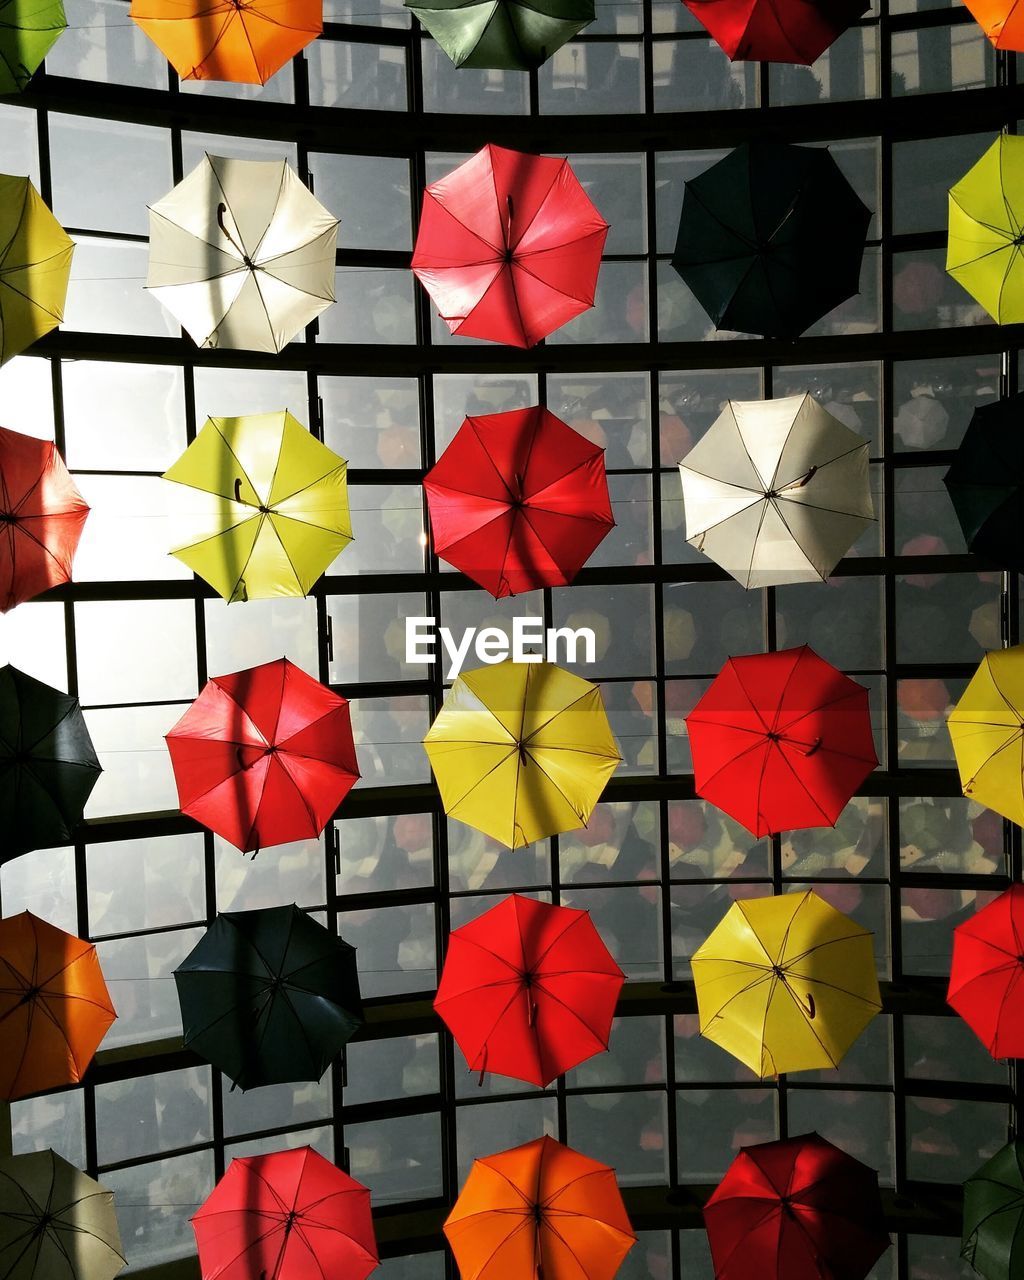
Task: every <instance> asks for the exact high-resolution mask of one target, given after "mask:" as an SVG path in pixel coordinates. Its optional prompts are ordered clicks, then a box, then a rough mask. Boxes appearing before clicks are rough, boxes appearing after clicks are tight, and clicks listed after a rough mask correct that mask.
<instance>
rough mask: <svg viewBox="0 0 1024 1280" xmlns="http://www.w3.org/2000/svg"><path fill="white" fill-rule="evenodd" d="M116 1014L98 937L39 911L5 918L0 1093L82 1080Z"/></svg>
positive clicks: (0, 926)
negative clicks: (89, 938) (77, 933)
mask: <svg viewBox="0 0 1024 1280" xmlns="http://www.w3.org/2000/svg"><path fill="white" fill-rule="evenodd" d="M116 1017H117V1014H116V1013H115V1012H114V1006H113V1004H112V1003H111V1000H110V993H109V992H108V991H107V984H106V983H105V982H104V980H103V973H102V971H101V969H100V962H99V957H98V956H97V954H96V948H95V947H94V946H93V945H92V943H91V942H84V941H83V940H82V939H81V938H76V937H74V936H73V935H72V934H70V933H65V932H64V930H63V929H58V928H57V927H56V926H55V925H52V924H47V922H46V921H45V920H40V919H39V917H38V916H34V915H33V914H32V913H31V911H22V912H20V913H19V914H18V915H16V916H8V917H7V919H5V920H0V1034H2V1037H3V1043H4V1053H3V1055H2V1057H0V1098H3V1100H4V1101H5V1102H12V1101H14V1099H15V1098H23V1097H25V1096H26V1095H27V1094H30V1093H41V1092H42V1091H43V1090H44V1089H57V1088H59V1087H60V1086H62V1085H69V1084H77V1083H78V1082H79V1081H80V1080H81V1078H82V1075H83V1073H84V1072H85V1069H86V1068H87V1067H88V1065H89V1063H90V1062H91V1061H92V1059H93V1055H94V1054H95V1052H96V1050H97V1049H98V1048H99V1046H100V1042H101V1041H102V1040H103V1037H104V1036H105V1035H106V1034H107V1031H108V1030H109V1029H110V1026H111V1024H112V1023H113V1021H114V1019H115V1018H116Z"/></svg>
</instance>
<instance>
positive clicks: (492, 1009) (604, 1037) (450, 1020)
mask: <svg viewBox="0 0 1024 1280" xmlns="http://www.w3.org/2000/svg"><path fill="white" fill-rule="evenodd" d="M623 980H624V979H623V975H622V970H621V969H620V968H619V966H618V965H617V964H616V963H615V961H614V960H613V959H612V958H611V956H610V955H609V953H608V948H607V947H606V946H605V945H604V943H603V942H602V941H601V935H600V934H599V933H598V932H597V930H596V929H595V928H594V925H593V923H592V922H591V919H590V915H589V913H588V912H586V911H576V910H573V909H572V908H570V907H553V906H552V905H551V904H550V903H548V902H537V901H535V900H534V899H533V898H521V897H520V896H519V895H518V894H512V896H511V897H509V898H505V899H504V900H503V901H502V902H499V903H498V905H497V906H496V907H492V908H491V909H490V911H485V912H484V914H483V915H482V916H478V917H477V918H476V919H475V920H472V921H471V922H470V923H469V924H467V925H463V927H462V928H461V929H456V930H455V931H454V932H453V933H452V934H451V936H450V937H449V939H448V954H447V956H446V958H445V962H444V971H443V973H442V974H441V981H440V983H439V984H438V988H437V996H436V997H435V999H434V1008H435V1009H436V1010H437V1012H438V1013H439V1014H440V1015H441V1017H442V1019H443V1020H444V1022H445V1024H446V1026H447V1027H448V1029H449V1030H450V1031H451V1033H452V1035H453V1036H454V1037H455V1039H456V1040H457V1041H458V1044H459V1048H460V1049H461V1050H462V1052H463V1054H464V1055H465V1058H466V1061H467V1062H468V1063H469V1067H470V1070H472V1071H479V1072H480V1077H481V1081H482V1080H483V1073H484V1072H485V1071H491V1072H493V1073H494V1074H495V1075H499V1076H511V1077H512V1079H514V1080H525V1081H527V1082H528V1083H530V1084H535V1085H539V1086H541V1087H542V1088H543V1087H544V1086H546V1085H548V1084H550V1083H551V1081H552V1080H554V1078H555V1077H556V1076H560V1075H562V1074H563V1073H564V1072H566V1071H568V1070H569V1069H570V1068H572V1067H575V1066H576V1065H577V1064H578V1063H580V1062H584V1061H585V1060H586V1059H587V1058H592V1057H593V1056H594V1054H595V1053H601V1052H603V1050H605V1049H607V1048H608V1033H609V1031H610V1030H611V1023H612V1015H613V1014H614V1012H615V1004H616V1001H617V1000H618V998H619V991H620V990H621V988H622V983H623Z"/></svg>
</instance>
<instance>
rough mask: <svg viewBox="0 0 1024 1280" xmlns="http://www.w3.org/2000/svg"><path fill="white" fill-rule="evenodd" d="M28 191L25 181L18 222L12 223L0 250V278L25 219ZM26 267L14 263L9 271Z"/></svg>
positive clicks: (27, 184) (24, 264) (22, 264)
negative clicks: (11, 227) (9, 232)
mask: <svg viewBox="0 0 1024 1280" xmlns="http://www.w3.org/2000/svg"><path fill="white" fill-rule="evenodd" d="M28 191H29V183H28V180H27V179H26V181H25V187H24V189H23V191H22V193H21V209H20V210H19V212H18V220H17V222H15V223H14V227H13V230H12V231H11V234H10V235H9V236H8V237H7V241H6V243H5V244H4V245H3V247H2V248H0V276H2V275H3V273H4V269H5V267H6V263H7V255H8V254H9V253H10V251H11V245H13V244H14V242H15V240H16V239H17V238H18V232H19V231H20V230H21V228H22V224H23V223H24V221H25V217H26V214H27V211H28ZM27 265H28V264H27V263H15V265H14V267H12V268H10V269H11V270H12V271H17V270H20V269H21V268H22V267H25V266H27Z"/></svg>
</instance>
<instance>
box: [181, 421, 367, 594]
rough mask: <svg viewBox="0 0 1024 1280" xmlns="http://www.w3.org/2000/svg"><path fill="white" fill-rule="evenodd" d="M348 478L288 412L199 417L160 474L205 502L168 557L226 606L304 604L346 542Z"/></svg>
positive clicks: (349, 527) (344, 469)
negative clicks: (277, 599)
mask: <svg viewBox="0 0 1024 1280" xmlns="http://www.w3.org/2000/svg"><path fill="white" fill-rule="evenodd" d="M347 471H348V463H347V462H346V461H345V459H344V458H339V457H338V455H337V454H336V453H333V452H332V451H331V450H330V449H328V448H327V446H326V445H322V444H321V443H320V441H319V440H317V439H316V438H315V437H314V436H312V435H311V434H310V433H309V432H308V431H307V430H306V428H305V427H303V426H301V425H300V424H299V423H298V422H296V420H295V419H294V418H293V417H292V415H291V414H290V413H289V412H288V411H287V410H284V411H283V412H281V413H257V414H249V415H247V416H246V417H243V418H208V419H207V420H206V425H205V426H204V427H203V429H202V430H201V431H200V432H199V434H198V435H197V436H196V438H195V440H193V442H192V443H191V444H190V445H189V447H188V448H187V449H186V450H185V452H184V453H183V454H182V455H181V457H180V458H179V459H178V461H177V462H175V463H174V465H173V466H172V467H171V468H170V470H168V471H165V472H164V479H165V480H173V481H174V482H175V483H177V484H181V485H185V486H187V487H188V488H189V489H191V490H192V491H193V492H194V493H203V494H207V495H209V497H208V499H207V500H206V501H205V503H204V505H203V507H202V509H196V510H190V512H189V515H188V517H187V523H188V526H189V535H188V540H187V542H185V543H184V545H182V546H179V547H177V548H175V550H174V551H173V552H172V553H171V554H172V555H175V556H177V558H178V559H179V560H181V561H183V562H184V563H185V564H187V565H188V567H189V568H190V569H192V570H193V571H194V572H195V573H198V574H199V576H200V577H201V578H204V579H205V580H206V581H207V582H208V583H209V584H210V585H211V586H212V587H214V588H215V589H216V590H217V591H218V592H219V593H220V594H221V595H222V596H223V597H224V599H225V600H227V601H229V602H234V601H238V600H266V599H270V598H271V597H272V596H304V595H305V594H306V592H307V591H309V589H310V587H311V586H312V585H313V583H314V582H316V580H317V578H319V577H320V575H321V574H322V573H323V572H324V570H325V569H326V568H327V566H328V565H329V564H330V563H331V562H332V561H333V560H334V558H335V556H337V555H338V554H339V553H340V552H342V551H344V549H345V548H346V547H347V546H348V544H349V543H350V542H351V541H352V519H351V516H350V514H349V504H348V479H347Z"/></svg>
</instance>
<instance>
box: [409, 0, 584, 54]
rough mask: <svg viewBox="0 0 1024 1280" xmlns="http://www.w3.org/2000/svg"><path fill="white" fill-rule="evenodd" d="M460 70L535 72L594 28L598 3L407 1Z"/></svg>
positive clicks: (574, 0)
mask: <svg viewBox="0 0 1024 1280" xmlns="http://www.w3.org/2000/svg"><path fill="white" fill-rule="evenodd" d="M405 7H406V8H407V9H411V10H412V11H413V13H414V14H415V15H416V17H417V18H419V20H420V22H422V23H423V25H424V26H425V27H426V29H427V30H428V31H429V32H430V34H431V35H432V36H433V37H434V39H435V40H436V41H437V43H438V44H439V45H440V46H441V48H442V49H443V50H444V51H445V53H446V54H447V55H448V57H449V58H451V60H452V62H454V63H455V65H456V66H457V67H479V68H495V69H497V70H501V71H532V70H533V68H534V67H539V66H540V65H541V64H542V63H544V62H547V60H548V58H550V57H551V55H552V54H553V53H554V52H555V50H556V49H561V47H562V45H563V44H565V42H566V41H567V40H571V39H572V37H573V36H574V35H576V34H577V33H578V32H580V31H582V30H583V28H584V27H588V26H589V25H590V24H591V23H592V22H593V21H594V17H595V12H594V0H539V2H537V3H529V4H526V3H522V2H521V0H405Z"/></svg>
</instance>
